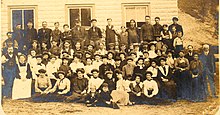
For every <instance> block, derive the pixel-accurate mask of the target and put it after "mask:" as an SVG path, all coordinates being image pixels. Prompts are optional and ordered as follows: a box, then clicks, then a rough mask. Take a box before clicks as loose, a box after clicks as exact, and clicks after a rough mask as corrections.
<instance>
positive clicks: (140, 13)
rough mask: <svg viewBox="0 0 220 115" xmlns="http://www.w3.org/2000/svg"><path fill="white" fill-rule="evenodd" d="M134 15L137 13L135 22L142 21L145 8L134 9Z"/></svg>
mask: <svg viewBox="0 0 220 115" xmlns="http://www.w3.org/2000/svg"><path fill="white" fill-rule="evenodd" d="M136 13H137V21H138V22H140V21H144V17H145V16H146V7H145V6H143V7H141V6H140V7H136Z"/></svg>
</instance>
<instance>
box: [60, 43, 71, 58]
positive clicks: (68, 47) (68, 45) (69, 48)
mask: <svg viewBox="0 0 220 115" xmlns="http://www.w3.org/2000/svg"><path fill="white" fill-rule="evenodd" d="M63 46H64V47H63V48H62V49H61V52H63V51H66V52H68V54H69V56H70V57H73V54H74V50H73V49H72V46H71V40H65V41H64V43H63ZM61 58H62V55H61Z"/></svg>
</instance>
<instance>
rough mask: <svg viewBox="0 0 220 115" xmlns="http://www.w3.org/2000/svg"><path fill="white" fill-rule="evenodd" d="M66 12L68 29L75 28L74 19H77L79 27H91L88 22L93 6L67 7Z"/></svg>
mask: <svg viewBox="0 0 220 115" xmlns="http://www.w3.org/2000/svg"><path fill="white" fill-rule="evenodd" d="M67 10H68V23H69V25H70V28H72V27H74V26H75V22H74V20H75V19H79V20H80V21H81V26H83V27H85V28H89V27H90V26H91V23H90V20H91V19H92V17H93V16H92V15H93V5H68V6H67Z"/></svg>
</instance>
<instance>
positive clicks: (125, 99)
mask: <svg viewBox="0 0 220 115" xmlns="http://www.w3.org/2000/svg"><path fill="white" fill-rule="evenodd" d="M111 96H112V100H113V102H119V103H120V104H122V105H127V104H128V103H129V94H128V93H127V92H126V91H119V90H113V91H112V93H111Z"/></svg>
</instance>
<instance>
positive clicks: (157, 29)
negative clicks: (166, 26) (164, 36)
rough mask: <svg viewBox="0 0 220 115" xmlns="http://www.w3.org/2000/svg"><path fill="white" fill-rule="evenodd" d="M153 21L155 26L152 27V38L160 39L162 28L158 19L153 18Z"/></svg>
mask: <svg viewBox="0 0 220 115" xmlns="http://www.w3.org/2000/svg"><path fill="white" fill-rule="evenodd" d="M154 20H155V24H154V25H153V26H154V38H157V37H159V38H160V37H161V31H162V29H163V27H162V26H161V25H160V17H155V18H154Z"/></svg>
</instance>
